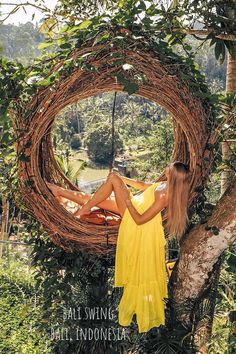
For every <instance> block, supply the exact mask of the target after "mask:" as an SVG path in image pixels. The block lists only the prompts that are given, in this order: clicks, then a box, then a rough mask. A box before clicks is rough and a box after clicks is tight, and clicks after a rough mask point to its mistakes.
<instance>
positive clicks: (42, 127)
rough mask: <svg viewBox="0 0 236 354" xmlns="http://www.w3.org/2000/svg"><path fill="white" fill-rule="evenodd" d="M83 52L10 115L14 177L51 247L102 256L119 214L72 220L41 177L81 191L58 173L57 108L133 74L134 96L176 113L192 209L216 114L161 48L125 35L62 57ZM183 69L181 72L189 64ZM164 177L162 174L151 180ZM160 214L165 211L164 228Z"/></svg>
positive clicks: (177, 148)
mask: <svg viewBox="0 0 236 354" xmlns="http://www.w3.org/2000/svg"><path fill="white" fill-rule="evenodd" d="M120 56H122V60H124V58H125V63H127V64H129V67H130V68H131V67H132V68H135V70H124V67H122V65H121V64H119V60H120V59H119V57H120ZM175 57H176V60H175V59H174V58H175ZM81 58H83V60H84V61H85V58H86V66H87V67H86V66H83V68H81V66H78V65H76V64H75V65H73V67H72V68H71V69H70V70H69V71H67V72H66V71H65V72H64V73H63V74H62V75H61V76H60V78H59V80H57V82H56V83H53V84H51V85H49V86H47V87H44V88H38V89H37V91H36V93H35V95H34V96H33V97H32V99H31V100H30V102H29V103H28V104H27V107H26V109H25V110H24V112H26V113H25V114H20V113H19V111H18V113H17V114H14V116H15V117H14V128H15V131H16V132H18V144H17V154H18V156H20V155H22V153H24V156H27V157H28V158H27V159H22V158H19V159H18V177H19V183H20V189H21V193H22V197H23V200H24V204H25V206H26V208H27V209H28V211H29V213H31V214H32V215H33V216H34V217H35V218H36V219H37V220H38V221H39V222H40V223H42V225H43V226H44V228H45V230H46V231H47V232H48V234H49V235H50V238H51V240H52V241H53V242H54V243H55V244H56V245H58V246H60V247H62V248H63V249H64V250H65V251H67V252H70V251H83V250H86V251H87V252H89V253H96V254H98V255H101V256H102V255H106V256H107V255H108V254H109V255H110V256H114V253H115V245H116V241H117V235H118V228H119V223H120V220H121V219H120V217H119V216H118V215H114V214H112V213H109V212H106V211H104V210H101V209H98V210H96V215H95V216H96V218H95V219H93V216H94V215H92V214H91V217H90V219H89V216H88V217H87V218H84V219H83V220H81V219H79V218H76V217H75V216H74V215H73V214H72V213H70V212H69V211H68V210H66V209H65V208H64V207H63V206H62V205H61V204H60V203H59V202H58V201H57V199H56V198H55V197H54V195H53V194H52V192H51V191H50V189H49V188H48V187H47V184H46V182H51V183H55V184H57V185H60V186H62V187H64V188H70V189H72V190H79V189H78V187H77V186H76V185H74V184H72V183H71V181H70V180H69V179H68V178H67V177H66V176H65V174H64V173H63V172H62V170H61V169H60V167H59V165H58V163H57V162H56V159H55V156H54V152H53V143H52V134H51V132H52V128H53V125H54V121H55V118H56V116H57V114H58V113H59V112H60V111H61V110H62V109H63V108H64V107H66V106H67V105H70V104H73V103H75V102H78V101H81V100H83V99H85V98H88V97H91V96H94V95H96V94H100V93H103V92H111V91H113V92H119V91H124V84H123V83H121V82H120V81H119V80H117V77H119V74H120V73H121V72H122V75H124V77H125V79H126V80H130V81H132V82H135V80H136V77H135V75H136V74H137V72H138V73H139V75H141V76H143V77H145V80H143V81H142V82H137V83H138V90H137V91H136V92H135V94H136V95H139V96H142V97H144V98H146V99H148V100H150V101H153V102H155V103H157V104H158V105H160V106H162V107H163V108H164V109H165V110H166V111H168V112H169V113H170V115H171V116H172V118H173V123H174V128H175V129H174V130H175V132H174V134H175V144H174V150H173V154H172V161H174V160H180V161H182V162H184V163H186V164H188V165H189V167H190V170H191V171H192V179H191V195H190V199H189V207H190V206H191V205H192V202H193V201H194V200H195V198H196V197H197V196H198V192H197V190H198V189H199V190H200V189H201V187H202V186H204V184H205V182H206V179H207V175H208V174H209V169H210V165H211V161H212V154H211V151H210V150H209V149H208V146H209V145H210V144H211V143H212V142H213V141H214V136H213V133H212V130H213V129H211V128H212V125H213V124H214V116H213V113H212V110H211V105H210V104H209V106H207V105H206V104H204V101H203V100H202V99H201V98H200V96H199V95H197V94H195V93H194V90H193V89H192V88H190V86H191V85H190V84H191V83H190V82H189V81H188V80H185V81H183V79H182V77H181V72H182V69H181V63H180V60H179V58H178V56H173V57H172V58H171V60H168V58H165V59H163V54H162V56H161V55H159V53H158V51H157V50H152V49H150V47H149V48H145V46H144V45H141V44H139V45H138V44H137V41H135V40H134V39H132V37H131V36H130V38H129V45H127V46H123V47H121V46H116V45H114V43H113V44H111V42H109V41H107V42H106V43H103V44H96V45H91V46H90V45H86V47H85V46H83V47H80V48H77V49H75V50H73V51H72V52H71V54H70V56H69V58H68V57H67V63H68V60H70V61H72V63H77V62H79V61H80V59H81ZM64 63H65V61H59V62H58V63H56V65H55V66H54V68H53V69H52V73H55V72H58V71H61V70H62V69H63V65H64ZM88 67H89V68H90V69H88ZM91 68H93V69H94V70H91ZM183 68H185V70H186V63H184V64H183ZM189 70H191V68H189ZM157 124H158V123H157ZM209 127H210V128H209ZM19 136H20V138H19ZM101 149H102V146H101ZM164 179H165V175H164V173H163V174H162V175H160V177H159V178H158V179H157V180H156V181H159V180H160V181H161V180H164ZM153 182H155V181H153ZM196 187H198V188H196ZM165 215H166V213H165V211H164V213H163V220H164V227H165ZM94 220H95V221H94ZM96 220H97V221H96Z"/></svg>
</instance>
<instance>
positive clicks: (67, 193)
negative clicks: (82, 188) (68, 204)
mask: <svg viewBox="0 0 236 354" xmlns="http://www.w3.org/2000/svg"><path fill="white" fill-rule="evenodd" d="M47 186H48V188H49V189H50V190H51V191H52V193H53V194H54V196H55V197H56V198H57V199H58V201H59V203H62V202H63V200H62V199H63V198H66V199H69V200H71V201H73V202H75V203H78V204H80V205H83V204H85V203H86V202H87V201H88V200H90V199H91V198H92V195H91V194H86V193H84V192H78V191H73V190H70V189H65V188H62V187H59V186H57V185H55V184H52V183H48V182H47ZM99 188H100V187H99ZM96 206H97V207H99V208H102V209H105V210H109V211H112V212H114V213H116V214H120V212H119V209H118V207H117V204H116V201H115V199H114V198H112V197H108V198H107V199H106V200H103V201H102V202H101V203H98V204H96Z"/></svg>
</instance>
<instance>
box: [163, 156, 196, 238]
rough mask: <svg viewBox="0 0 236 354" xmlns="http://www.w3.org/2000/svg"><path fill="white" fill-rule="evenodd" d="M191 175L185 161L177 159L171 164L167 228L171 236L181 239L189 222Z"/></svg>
mask: <svg viewBox="0 0 236 354" xmlns="http://www.w3.org/2000/svg"><path fill="white" fill-rule="evenodd" d="M190 176H191V173H190V171H189V168H188V167H187V166H186V165H185V164H184V163H182V162H180V161H175V162H172V163H171V164H170V165H169V178H168V180H169V182H168V191H167V195H168V206H167V229H168V231H169V234H170V238H173V237H176V238H177V239H180V238H181V236H182V235H183V233H184V231H185V230H186V227H187V224H188V222H189V218H188V213H187V211H188V210H187V208H188V198H189V191H190Z"/></svg>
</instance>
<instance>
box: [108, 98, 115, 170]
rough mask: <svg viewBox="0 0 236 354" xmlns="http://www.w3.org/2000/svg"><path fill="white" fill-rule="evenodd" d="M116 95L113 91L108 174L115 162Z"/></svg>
mask: <svg viewBox="0 0 236 354" xmlns="http://www.w3.org/2000/svg"><path fill="white" fill-rule="evenodd" d="M116 95H117V92H116V91H115V94H114V99H113V107H112V119H111V161H110V167H109V170H110V172H111V171H112V170H113V167H114V160H115V109H116Z"/></svg>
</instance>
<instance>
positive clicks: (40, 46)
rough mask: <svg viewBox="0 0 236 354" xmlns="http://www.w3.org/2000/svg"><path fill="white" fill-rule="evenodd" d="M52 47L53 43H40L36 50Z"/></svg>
mask: <svg viewBox="0 0 236 354" xmlns="http://www.w3.org/2000/svg"><path fill="white" fill-rule="evenodd" d="M52 45H53V42H44V43H40V44H39V46H38V49H45V48H48V47H51V46H52Z"/></svg>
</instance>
